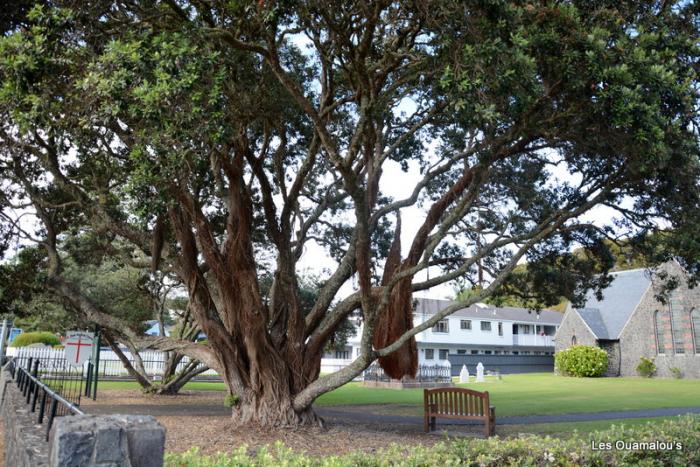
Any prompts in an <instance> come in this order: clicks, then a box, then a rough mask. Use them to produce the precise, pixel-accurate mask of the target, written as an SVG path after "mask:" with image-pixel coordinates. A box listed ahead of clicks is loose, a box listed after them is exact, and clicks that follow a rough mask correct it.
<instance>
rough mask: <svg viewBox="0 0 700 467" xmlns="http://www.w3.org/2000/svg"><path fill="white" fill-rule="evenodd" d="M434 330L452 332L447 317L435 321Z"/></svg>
mask: <svg viewBox="0 0 700 467" xmlns="http://www.w3.org/2000/svg"><path fill="white" fill-rule="evenodd" d="M433 332H443V333H447V332H450V325H449V321H448V320H446V319H441V320H440V321H438V322H437V323H435V326H433Z"/></svg>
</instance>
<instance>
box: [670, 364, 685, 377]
mask: <svg viewBox="0 0 700 467" xmlns="http://www.w3.org/2000/svg"><path fill="white" fill-rule="evenodd" d="M671 376H673V377H674V378H675V379H681V378H683V373H681V369H680V368H678V367H677V366H674V367H672V368H671Z"/></svg>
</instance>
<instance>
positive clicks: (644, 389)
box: [98, 373, 700, 424]
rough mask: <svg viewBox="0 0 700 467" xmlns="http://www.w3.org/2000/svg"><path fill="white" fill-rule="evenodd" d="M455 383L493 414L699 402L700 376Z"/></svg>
mask: <svg viewBox="0 0 700 467" xmlns="http://www.w3.org/2000/svg"><path fill="white" fill-rule="evenodd" d="M459 386H461V387H469V388H471V389H476V390H478V391H489V393H490V395H491V404H492V405H494V406H495V407H496V414H497V415H498V416H507V415H542V414H560V413H576V412H606V411H616V410H636V409H645V408H665V407H689V406H700V380H690V379H687V380H686V379H683V380H676V379H646V378H568V377H562V376H555V375H553V374H548V373H530V374H520V375H504V376H503V379H502V380H500V381H499V380H494V381H493V382H487V383H478V384H477V383H471V384H468V385H459ZM136 388H138V386H137V385H136V383H131V382H113V381H101V382H100V383H99V388H98V397H99V389H103V390H104V389H136ZM185 389H186V390H200V391H201V390H205V391H207V390H208V391H224V390H225V386H224V384H223V383H208V382H195V383H189V384H187V385H186V386H185ZM316 403H317V404H318V405H319V406H342V405H369V404H388V405H394V404H396V405H401V406H402V407H397V408H396V409H393V408H392V407H384V408H382V409H381V411H382V412H386V413H395V414H406V415H408V414H413V415H420V414H422V410H423V409H422V404H423V391H422V390H420V389H404V390H394V389H374V388H364V387H362V386H361V383H349V384H346V385H345V386H342V387H340V388H338V389H336V390H335V391H332V392H330V393H327V394H324V395H323V396H321V397H320V398H319V399H318V401H317V402H316ZM406 406H409V407H406ZM410 406H412V407H410ZM608 424H609V422H608Z"/></svg>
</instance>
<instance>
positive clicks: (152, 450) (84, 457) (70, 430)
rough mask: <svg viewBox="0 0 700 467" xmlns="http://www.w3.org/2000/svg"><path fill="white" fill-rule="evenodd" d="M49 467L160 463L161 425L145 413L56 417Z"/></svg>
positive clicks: (127, 466)
mask: <svg viewBox="0 0 700 467" xmlns="http://www.w3.org/2000/svg"><path fill="white" fill-rule="evenodd" d="M49 444H50V452H49V465H50V466H51V467H59V466H60V467H69V466H89V467H162V465H163V454H164V448H165V428H164V427H163V426H162V425H161V424H160V423H158V422H157V421H156V419H155V418H153V417H151V416H145V415H83V416H79V417H61V418H59V419H57V420H56V422H55V424H54V426H53V428H52V429H51V435H50V440H49Z"/></svg>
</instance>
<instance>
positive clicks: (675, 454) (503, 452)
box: [165, 415, 700, 467]
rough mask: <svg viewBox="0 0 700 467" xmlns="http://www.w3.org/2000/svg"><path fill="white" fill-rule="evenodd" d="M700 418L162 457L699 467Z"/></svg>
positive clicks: (262, 462)
mask: <svg viewBox="0 0 700 467" xmlns="http://www.w3.org/2000/svg"><path fill="white" fill-rule="evenodd" d="M698 432H700V417H698V416H692V415H687V416H684V417H678V419H675V420H669V421H665V422H662V423H647V424H645V425H642V426H635V427H631V428H626V427H625V426H624V425H619V426H616V425H613V426H612V427H611V428H610V429H608V430H604V431H599V432H594V433H590V434H586V435H583V434H574V435H573V436H571V437H570V438H566V439H561V438H552V437H549V436H544V437H542V436H535V435H520V436H519V437H517V438H509V439H501V438H498V437H493V438H489V439H457V440H454V441H448V442H441V443H439V444H437V445H435V446H432V447H426V446H420V445H418V446H410V447H407V446H405V445H392V446H390V447H388V448H387V449H383V450H381V451H379V452H373V453H371V454H368V453H363V452H359V451H358V452H354V453H351V454H346V455H342V456H328V457H322V458H315V457H311V456H309V455H307V454H304V453H300V452H295V451H293V450H292V449H290V448H287V447H285V446H284V444H282V443H281V442H277V443H276V444H275V445H274V446H272V447H264V448H261V449H259V450H258V451H257V453H256V454H255V455H251V454H249V452H248V449H247V447H246V446H241V447H239V448H236V449H233V450H232V451H231V452H230V453H218V454H215V455H213V456H202V455H201V453H200V452H199V450H198V448H193V449H190V450H189V451H187V452H184V453H181V454H170V453H168V454H166V456H165V465H166V466H169V467H228V466H250V467H253V466H256V467H267V466H270V467H272V466H278V465H285V466H290V467H292V466H333V467H341V466H366V467H370V466H377V467H379V466H389V465H396V466H434V465H463V466H479V467H500V466H504V465H507V466H522V465H527V466H590V465H595V466H604V465H620V466H637V465H698V463H700V437H698V436H697V433H698ZM616 442H621V443H622V448H621V449H620V448H619V447H618V448H616V449H610V450H594V449H591V444H592V443H613V446H614V445H615V443H616ZM625 443H655V445H657V446H658V445H659V443H664V444H665V445H666V446H670V448H666V449H659V448H656V449H655V448H653V447H651V448H649V447H647V448H637V449H633V448H631V446H630V447H628V448H625Z"/></svg>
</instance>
